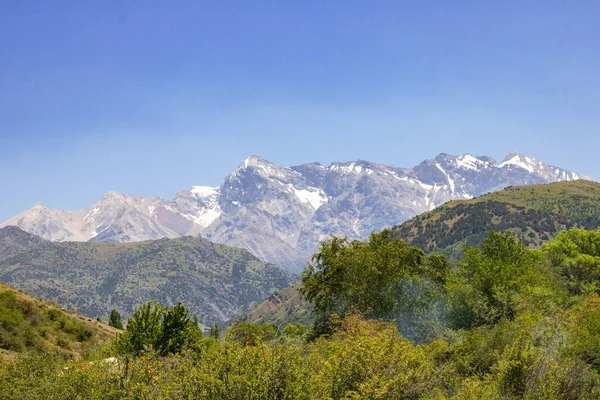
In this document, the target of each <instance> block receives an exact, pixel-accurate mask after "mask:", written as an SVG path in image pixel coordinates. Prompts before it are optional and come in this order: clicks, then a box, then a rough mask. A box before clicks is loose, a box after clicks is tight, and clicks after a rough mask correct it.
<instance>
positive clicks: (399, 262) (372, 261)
mask: <svg viewBox="0 0 600 400" xmlns="http://www.w3.org/2000/svg"><path fill="white" fill-rule="evenodd" d="M312 261H313V262H312V264H309V265H308V267H307V268H306V269H305V270H304V272H303V274H302V288H301V289H300V292H301V294H302V295H303V296H304V297H305V298H306V299H307V301H309V302H310V303H312V304H313V305H314V313H315V317H316V318H315V326H314V328H315V333H316V334H320V333H327V332H329V331H330V330H331V327H329V326H328V320H329V318H330V316H331V315H332V314H337V315H339V316H342V317H343V316H345V315H346V314H347V313H348V312H349V311H350V310H355V311H358V312H360V313H362V314H364V315H365V316H366V317H368V318H383V319H387V320H392V319H396V318H398V317H399V316H400V314H403V313H405V312H406V311H407V310H406V309H405V307H404V306H405V304H406V301H407V300H408V296H405V295H404V294H405V292H406V291H409V292H410V294H411V295H412V294H413V293H414V292H415V291H416V290H419V289H420V288H421V287H422V285H421V284H422V283H424V282H426V281H427V282H431V283H434V285H435V286H438V287H441V286H443V282H445V280H446V276H447V274H448V271H449V267H448V262H447V260H446V259H445V257H443V256H439V255H435V256H433V257H431V258H427V257H426V256H425V253H423V251H422V250H420V249H418V248H416V247H412V246H409V245H408V244H406V243H405V242H404V241H403V240H402V239H400V238H397V237H394V236H393V232H392V231H391V230H389V229H387V230H384V231H382V232H380V233H373V234H372V235H371V236H370V237H369V241H368V242H362V241H358V240H355V241H352V242H348V241H347V239H346V238H338V237H335V236H332V238H331V239H330V240H328V241H326V242H323V243H321V246H320V251H319V252H318V253H316V254H315V255H314V256H313V258H312ZM428 293H430V291H428ZM408 311H410V310H408Z"/></svg>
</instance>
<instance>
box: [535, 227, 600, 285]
mask: <svg viewBox="0 0 600 400" xmlns="http://www.w3.org/2000/svg"><path fill="white" fill-rule="evenodd" d="M544 250H545V252H546V254H547V255H548V259H549V261H550V263H551V265H552V267H553V268H554V269H555V270H556V271H557V272H558V273H559V274H560V275H561V276H562V277H563V278H564V279H565V283H566V285H567V288H568V290H569V293H570V294H571V295H580V294H583V293H585V292H590V291H598V290H599V289H600V229H598V230H595V231H584V230H581V229H573V230H570V231H563V232H561V233H560V234H559V235H558V237H557V238H556V240H554V241H552V242H551V243H548V244H546V245H545V246H544Z"/></svg>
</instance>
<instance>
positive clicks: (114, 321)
mask: <svg viewBox="0 0 600 400" xmlns="http://www.w3.org/2000/svg"><path fill="white" fill-rule="evenodd" d="M108 325H109V326H112V327H113V328H116V329H123V323H122V322H121V314H119V312H118V311H117V310H115V309H112V310H111V312H110V318H109V320H108Z"/></svg>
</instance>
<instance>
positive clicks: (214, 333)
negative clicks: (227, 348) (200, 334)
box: [208, 321, 221, 340]
mask: <svg viewBox="0 0 600 400" xmlns="http://www.w3.org/2000/svg"><path fill="white" fill-rule="evenodd" d="M208 335H209V336H210V337H211V338H214V339H217V340H219V336H220V335H221V330H220V328H219V323H218V322H216V321H215V323H214V324H213V325H212V326H211V327H210V333H209V334H208Z"/></svg>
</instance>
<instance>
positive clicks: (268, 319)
mask: <svg viewBox="0 0 600 400" xmlns="http://www.w3.org/2000/svg"><path fill="white" fill-rule="evenodd" d="M298 288H299V284H295V285H291V286H288V287H286V288H283V289H281V290H279V291H277V292H275V293H273V294H272V295H271V296H269V298H268V299H266V300H265V301H263V302H262V303H261V304H259V305H258V306H256V307H255V308H253V309H252V310H250V311H248V312H247V313H245V314H244V315H242V316H241V317H240V318H239V319H238V320H239V322H249V323H253V324H273V325H276V326H280V325H282V324H287V323H290V324H302V325H308V324H310V323H311V322H312V316H311V310H312V307H311V306H310V304H308V303H307V302H306V301H305V300H304V299H303V298H302V296H301V295H300V293H299V292H298Z"/></svg>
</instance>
